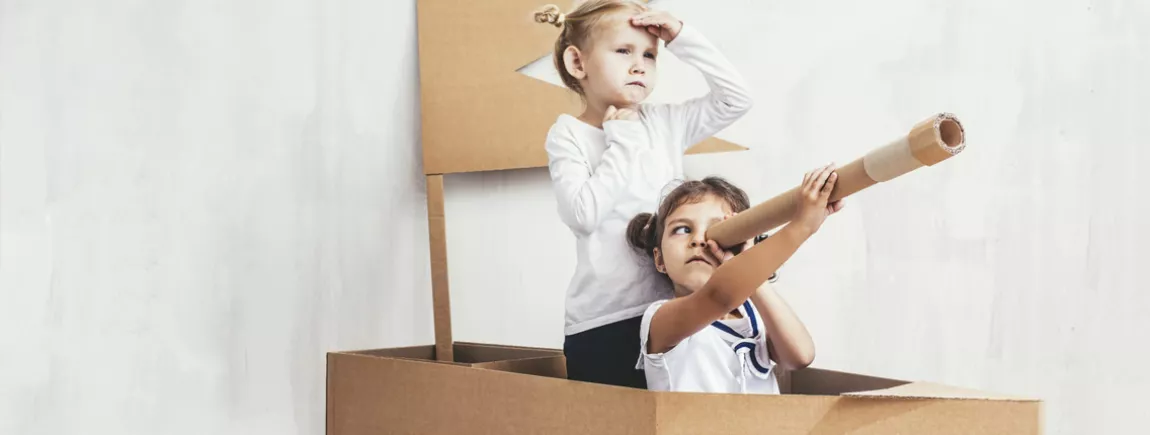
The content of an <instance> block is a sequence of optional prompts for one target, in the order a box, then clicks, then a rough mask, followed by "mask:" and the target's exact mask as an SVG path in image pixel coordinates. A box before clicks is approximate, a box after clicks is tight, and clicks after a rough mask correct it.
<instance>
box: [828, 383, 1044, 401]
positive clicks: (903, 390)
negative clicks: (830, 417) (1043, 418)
mask: <svg viewBox="0 0 1150 435" xmlns="http://www.w3.org/2000/svg"><path fill="white" fill-rule="evenodd" d="M842 396H844V397H860V398H884V399H896V400H898V399H903V400H934V399H943V400H981V401H991V402H1018V403H1041V402H1042V400H1041V399H1038V398H1033V397H1022V396H1011V395H1005V394H999V393H993V392H988V391H983V390H974V389H967V388H959V387H952V386H948V385H943V384H936V383H931V382H910V383H908V384H905V385H899V386H897V387H892V388H886V389H881V390H871V391H858V392H850V393H843V394H842Z"/></svg>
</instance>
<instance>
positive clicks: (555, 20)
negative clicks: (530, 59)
mask: <svg viewBox="0 0 1150 435" xmlns="http://www.w3.org/2000/svg"><path fill="white" fill-rule="evenodd" d="M628 9H630V10H632V11H635V12H643V11H646V10H647V7H646V6H644V5H641V4H639V3H636V2H634V1H631V0H589V1H585V2H582V3H580V4H579V5H578V6H577V7H576V8H575V9H574V10H572V11H571V12H569V13H566V14H564V13H563V11H562V10H560V9H559V6H555V5H547V6H544V7H542V8H541V9H539V10H538V11H536V12H535V22H537V23H544V24H551V25H554V26H555V27H558V28H559V29H560V31H559V37H558V38H557V39H556V40H555V69H556V70H558V72H559V77H560V78H561V79H563V84H564V85H566V86H567V87H568V88H571V90H572V91H575V93H577V94H579V95H580V96H586V94H585V93H584V91H583V86H582V85H580V84H579V80H578V79H576V78H575V77H574V76H572V75H571V73H569V72H567V67H566V65H565V63H564V61H563V53H564V52H566V51H567V47H570V46H572V45H574V46H575V47H576V48H578V49H580V50H584V51H586V49H587V48H588V47H589V46H590V43H591V42H592V41H591V35H592V33H593V32H594V30H595V27H596V26H597V25H599V23H600V21H602V20H603V18H604V17H606V16H608V15H611V14H613V13H617V12H620V11H624V10H628Z"/></svg>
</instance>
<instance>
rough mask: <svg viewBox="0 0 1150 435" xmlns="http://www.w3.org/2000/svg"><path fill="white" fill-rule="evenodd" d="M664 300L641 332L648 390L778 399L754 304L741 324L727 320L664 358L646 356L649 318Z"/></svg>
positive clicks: (639, 365)
mask: <svg viewBox="0 0 1150 435" xmlns="http://www.w3.org/2000/svg"><path fill="white" fill-rule="evenodd" d="M665 302H667V301H666V300H661V301H658V302H655V303H653V304H651V306H650V307H649V308H647V311H646V313H644V314H643V323H642V326H641V327H640V334H642V335H641V338H640V342H641V344H640V345H641V346H642V349H641V350H640V355H639V362H638V363H637V364H636V365H635V368H636V369H643V370H644V371H645V373H646V375H647V389H648V390H652V391H686V392H696V393H743V394H779V383H778V380H777V379H776V378H775V364H774V362H772V361H771V359H770V355H769V354H770V352H768V350H767V331H766V329H765V325H764V324H763V319H762V317H760V316H759V313H758V312H757V311H756V310H755V308H754V304H752V303H751V302H750V301H747V302H744V303H743V306H742V307H740V308H739V312H740V313H742V315H743V317H742V318H741V319H723V320H719V321H715V322H713V323H711V325H710V326H708V327H706V328H703V330H701V331H699V332H696V333H695V334H694V335H692V336H690V337H687V339H685V340H683V341H682V342H680V343H679V344H678V345H677V346H675V347H674V348H672V349H671V350H669V351H667V352H664V353H647V338H648V337H649V336H650V335H649V334H650V332H651V318H652V317H653V316H654V315H655V312H656V311H658V310H659V308H660V307H662V306H663V303H665Z"/></svg>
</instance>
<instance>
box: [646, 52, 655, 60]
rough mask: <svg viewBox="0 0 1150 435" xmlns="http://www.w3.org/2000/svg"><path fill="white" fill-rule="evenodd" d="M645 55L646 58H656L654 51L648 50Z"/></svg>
mask: <svg viewBox="0 0 1150 435" xmlns="http://www.w3.org/2000/svg"><path fill="white" fill-rule="evenodd" d="M643 57H645V58H647V59H654V58H655V53H652V52H650V51H648V52H646V53H643Z"/></svg>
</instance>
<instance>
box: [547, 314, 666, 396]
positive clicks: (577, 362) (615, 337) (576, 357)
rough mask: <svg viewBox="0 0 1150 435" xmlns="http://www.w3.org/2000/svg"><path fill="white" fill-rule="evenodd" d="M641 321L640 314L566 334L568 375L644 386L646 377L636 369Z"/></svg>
mask: <svg viewBox="0 0 1150 435" xmlns="http://www.w3.org/2000/svg"><path fill="white" fill-rule="evenodd" d="M642 320H643V317H642V316H639V317H635V318H632V319H627V320H622V321H619V322H615V323H609V324H606V325H603V326H600V327H598V328H595V329H590V330H587V331H583V332H580V333H578V334H574V335H568V336H567V337H566V339H564V341H563V354H564V355H565V356H566V357H567V378H568V379H571V380H574V381H584V382H595V383H599V384H610V385H618V386H622V387H635V388H641V389H644V390H645V389H647V377H646V376H645V375H644V374H643V371H642V370H637V369H635V363H636V362H638V361H639V324H640V323H642Z"/></svg>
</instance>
